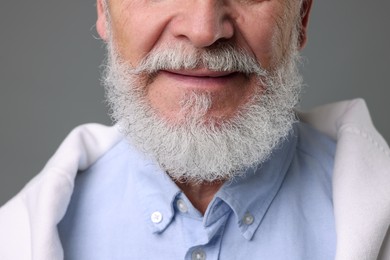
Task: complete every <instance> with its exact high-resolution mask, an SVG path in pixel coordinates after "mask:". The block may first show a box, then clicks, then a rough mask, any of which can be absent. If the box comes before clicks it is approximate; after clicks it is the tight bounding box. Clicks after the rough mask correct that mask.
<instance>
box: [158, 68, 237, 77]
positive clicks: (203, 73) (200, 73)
mask: <svg viewBox="0 0 390 260" xmlns="http://www.w3.org/2000/svg"><path fill="white" fill-rule="evenodd" d="M165 72H168V73H172V74H176V75H179V76H187V77H196V78H222V77H228V76H232V75H233V74H235V73H237V72H235V71H212V70H208V69H196V70H165Z"/></svg>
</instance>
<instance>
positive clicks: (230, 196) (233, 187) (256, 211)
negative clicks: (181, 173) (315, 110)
mask: <svg viewBox="0 0 390 260" xmlns="http://www.w3.org/2000/svg"><path fill="white" fill-rule="evenodd" d="M294 130H295V127H294ZM296 144H297V136H296V134H295V132H294V131H291V133H290V135H289V137H288V138H286V139H284V140H283V141H282V142H281V144H280V145H279V146H278V147H277V148H275V149H274V151H273V153H272V154H271V156H270V157H269V158H268V160H267V161H265V162H264V163H263V164H262V165H259V166H257V167H253V168H250V169H248V170H247V171H246V172H245V174H244V175H242V176H241V177H237V178H235V179H233V180H232V181H229V182H227V183H225V184H224V185H223V186H222V188H221V190H220V191H218V193H217V194H216V196H215V198H214V201H213V202H212V203H211V204H210V209H212V208H213V207H214V206H215V205H218V204H221V201H223V202H224V203H226V204H227V205H228V206H229V207H230V208H231V209H232V211H233V212H234V214H235V217H236V221H237V225H238V228H239V229H240V231H241V234H242V235H243V236H244V237H245V238H246V239H248V240H251V239H252V237H253V235H254V234H255V232H256V230H257V228H258V227H259V225H260V224H261V221H262V219H263V218H264V216H265V214H266V212H267V210H268V208H269V206H270V205H271V203H272V201H273V199H274V198H275V196H276V194H277V193H278V191H279V189H280V187H281V185H282V183H283V180H284V178H285V176H286V173H287V170H288V168H289V166H290V164H291V161H292V159H293V156H294V150H295V148H296ZM219 207H220V206H219ZM214 211H215V210H214ZM209 212H212V210H209V211H208V212H206V213H209ZM205 221H206V222H205V223H206V226H207V225H209V224H210V223H212V222H213V221H215V220H214V218H213V217H212V216H207V215H205Z"/></svg>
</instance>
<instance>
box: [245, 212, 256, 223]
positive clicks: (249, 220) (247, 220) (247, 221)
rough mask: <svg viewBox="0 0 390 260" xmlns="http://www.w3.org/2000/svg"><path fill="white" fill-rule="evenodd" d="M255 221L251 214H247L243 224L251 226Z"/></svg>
mask: <svg viewBox="0 0 390 260" xmlns="http://www.w3.org/2000/svg"><path fill="white" fill-rule="evenodd" d="M253 221H255V218H254V217H253V215H252V214H250V213H246V214H245V215H244V217H243V218H242V222H244V224H246V225H251V224H252V223H253Z"/></svg>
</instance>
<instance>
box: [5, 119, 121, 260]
mask: <svg viewBox="0 0 390 260" xmlns="http://www.w3.org/2000/svg"><path fill="white" fill-rule="evenodd" d="M121 140H123V136H122V134H121V133H120V132H119V131H118V128H117V127H116V126H113V127H107V126H103V125H99V124H85V125H81V126H79V127H76V128H75V129H74V130H73V131H71V132H70V133H69V135H68V136H67V137H66V138H65V140H64V141H63V142H62V144H61V145H60V147H59V148H58V149H57V151H56V152H55V153H54V155H53V156H52V157H51V158H50V160H49V161H48V162H47V164H46V165H45V167H44V168H43V170H42V171H41V172H40V173H39V174H38V175H37V176H36V177H34V178H33V179H32V180H31V181H30V182H29V183H28V184H27V185H26V186H25V187H24V188H23V189H22V190H21V191H20V192H19V193H18V194H17V195H16V196H15V197H14V198H12V199H11V200H10V201H9V202H8V203H6V204H5V205H4V206H3V207H1V208H0V243H1V245H2V247H1V249H0V258H1V259H16V258H18V259H29V258H28V257H22V256H21V255H20V254H21V253H20V252H25V253H26V254H29V253H28V252H30V250H31V248H30V246H31V239H33V240H34V244H36V243H38V244H40V243H42V248H47V250H49V251H50V252H53V254H54V255H57V256H58V255H60V254H61V249H60V242H59V241H57V240H56V241H53V240H52V239H53V237H55V235H54V233H53V232H54V231H55V230H56V226H57V224H58V222H59V221H60V219H61V218H62V217H63V216H64V214H65V211H66V208H67V206H68V204H69V201H70V197H71V195H72V192H73V187H74V180H75V177H76V174H77V172H78V171H80V170H84V169H87V168H88V167H90V166H91V165H92V164H94V163H95V162H96V161H97V160H98V159H99V158H100V157H102V156H103V155H104V154H105V153H106V152H107V151H109V150H110V149H111V148H112V147H113V146H115V145H116V144H117V143H118V142H120V141H121ZM48 230H51V231H50V232H47V231H48ZM19 231H20V232H19ZM45 243H48V244H45ZM15 246H18V248H23V249H22V250H14V249H15ZM47 250H46V249H45V251H47ZM18 252H19V253H18ZM8 253H9V254H10V255H8ZM41 253H42V254H45V252H43V251H42V252H41ZM36 254H37V255H38V256H39V252H35V254H34V255H36ZM11 255H12V256H14V255H15V256H17V257H16V258H12V257H10V256H11ZM38 258H40V257H38ZM53 259H54V258H53Z"/></svg>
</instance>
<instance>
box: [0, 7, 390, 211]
mask: <svg viewBox="0 0 390 260" xmlns="http://www.w3.org/2000/svg"><path fill="white" fill-rule="evenodd" d="M389 11H390V2H388V1H379V2H377V1H375V2H369V1H363V0H344V1H332V0H321V1H319V0H315V3H314V8H313V10H312V16H311V22H310V30H309V41H308V45H307V46H306V49H305V50H304V52H303V53H304V56H305V57H306V62H305V65H304V66H303V68H302V72H303V74H304V76H305V82H306V84H307V85H308V86H307V88H306V89H305V93H304V95H303V102H302V104H301V107H302V108H310V107H313V106H316V105H319V104H324V103H328V102H333V101H338V100H343V99H350V98H355V97H363V98H364V99H365V100H366V101H367V103H368V105H369V107H370V109H371V114H372V116H373V120H374V122H375V124H376V126H377V128H378V129H379V130H380V132H382V134H383V135H384V136H385V138H386V139H387V140H390V122H389V120H388V118H389V117H388V114H389V112H390V102H389V101H388V97H389V94H390V90H389V88H390V84H389V83H388V76H389V74H390V71H389V65H388V64H389V63H390V51H389V49H388V48H389V46H390V30H389V28H388V26H389V24H390V15H389ZM95 19H96V14H95V1H94V0H83V1H63V0H61V1H60V0H35V1H21V0H12V1H2V3H1V4H0V88H1V95H0V166H1V169H0V205H1V204H3V203H4V202H6V201H7V200H8V199H9V198H11V196H13V195H14V194H15V193H16V192H17V191H18V190H20V189H21V188H22V187H23V185H24V184H25V183H26V182H27V181H28V180H30V179H31V178H32V177H33V176H34V175H35V174H37V173H38V172H39V171H40V169H41V168H42V167H43V166H44V164H45V162H46V161H47V159H48V158H49V157H50V156H51V155H52V154H53V152H54V151H55V149H56V148H57V147H58V145H59V144H60V142H61V141H62V139H63V138H64V137H65V136H66V134H67V133H68V132H69V131H70V130H71V129H72V128H73V127H75V126H77V125H79V124H82V123H86V122H100V123H104V124H110V122H111V121H110V119H109V118H108V116H106V112H107V109H106V107H105V104H104V90H103V88H102V87H101V86H100V82H99V71H100V68H99V66H100V64H101V61H102V59H103V54H104V46H103V44H102V42H101V41H100V40H97V39H96V38H95V37H96V35H97V34H96V32H95V28H94V22H95Z"/></svg>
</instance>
